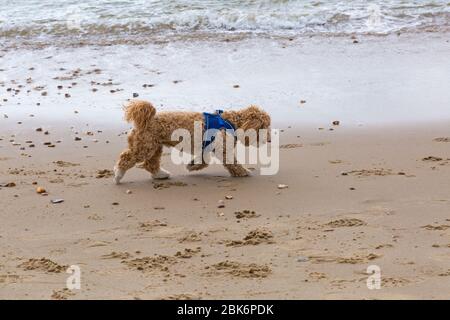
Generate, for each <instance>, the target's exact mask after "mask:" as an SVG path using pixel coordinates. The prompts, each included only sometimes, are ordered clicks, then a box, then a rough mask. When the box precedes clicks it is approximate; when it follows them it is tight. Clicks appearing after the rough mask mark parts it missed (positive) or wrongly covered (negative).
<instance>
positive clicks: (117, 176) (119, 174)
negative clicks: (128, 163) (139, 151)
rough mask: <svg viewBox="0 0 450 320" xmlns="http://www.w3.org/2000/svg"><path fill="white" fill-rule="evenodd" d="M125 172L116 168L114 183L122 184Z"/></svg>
mask: <svg viewBox="0 0 450 320" xmlns="http://www.w3.org/2000/svg"><path fill="white" fill-rule="evenodd" d="M124 174H125V172H124V171H123V170H122V169H119V168H118V167H114V183H115V184H120V180H122V178H123V176H124Z"/></svg>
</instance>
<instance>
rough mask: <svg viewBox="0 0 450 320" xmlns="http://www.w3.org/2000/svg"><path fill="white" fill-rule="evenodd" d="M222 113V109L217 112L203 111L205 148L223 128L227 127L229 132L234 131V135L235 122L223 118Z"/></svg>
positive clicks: (203, 144)
mask: <svg viewBox="0 0 450 320" xmlns="http://www.w3.org/2000/svg"><path fill="white" fill-rule="evenodd" d="M222 113H223V111H222V110H216V113H206V112H203V116H204V118H205V132H204V135H203V143H202V148H203V150H205V149H206V148H207V147H208V146H209V145H210V144H211V143H212V142H213V141H214V138H215V136H216V133H217V132H218V131H220V130H222V129H225V130H226V131H227V132H230V133H233V135H234V130H236V128H235V127H234V126H233V124H231V123H230V122H228V121H227V120H225V119H223V118H222V116H221V114H222Z"/></svg>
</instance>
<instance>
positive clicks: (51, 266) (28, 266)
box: [18, 258, 68, 273]
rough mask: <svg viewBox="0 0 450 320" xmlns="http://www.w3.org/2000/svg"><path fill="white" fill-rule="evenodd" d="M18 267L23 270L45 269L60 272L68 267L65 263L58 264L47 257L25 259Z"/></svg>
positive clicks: (49, 271)
mask: <svg viewBox="0 0 450 320" xmlns="http://www.w3.org/2000/svg"><path fill="white" fill-rule="evenodd" d="M18 267H19V268H22V269H24V270H27V271H28V270H39V271H45V272H48V273H61V272H65V271H66V270H67V268H68V266H67V265H60V264H58V263H56V262H53V261H52V260H50V259H47V258H40V259H35V258H32V259H28V260H27V261H25V262H23V263H21V264H19V265H18Z"/></svg>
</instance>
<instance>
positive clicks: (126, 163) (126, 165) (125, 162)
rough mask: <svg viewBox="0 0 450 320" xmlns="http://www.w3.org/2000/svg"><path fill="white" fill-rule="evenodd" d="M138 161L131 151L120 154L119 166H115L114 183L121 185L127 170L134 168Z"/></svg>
mask: <svg viewBox="0 0 450 320" xmlns="http://www.w3.org/2000/svg"><path fill="white" fill-rule="evenodd" d="M135 164H136V159H135V157H134V156H133V153H132V152H131V150H125V151H124V152H122V153H121V154H120V157H119V160H118V161H117V164H116V165H115V166H114V183H115V184H119V183H120V181H121V180H122V178H123V176H124V175H125V173H126V172H127V170H129V169H131V168H133V167H134V165H135Z"/></svg>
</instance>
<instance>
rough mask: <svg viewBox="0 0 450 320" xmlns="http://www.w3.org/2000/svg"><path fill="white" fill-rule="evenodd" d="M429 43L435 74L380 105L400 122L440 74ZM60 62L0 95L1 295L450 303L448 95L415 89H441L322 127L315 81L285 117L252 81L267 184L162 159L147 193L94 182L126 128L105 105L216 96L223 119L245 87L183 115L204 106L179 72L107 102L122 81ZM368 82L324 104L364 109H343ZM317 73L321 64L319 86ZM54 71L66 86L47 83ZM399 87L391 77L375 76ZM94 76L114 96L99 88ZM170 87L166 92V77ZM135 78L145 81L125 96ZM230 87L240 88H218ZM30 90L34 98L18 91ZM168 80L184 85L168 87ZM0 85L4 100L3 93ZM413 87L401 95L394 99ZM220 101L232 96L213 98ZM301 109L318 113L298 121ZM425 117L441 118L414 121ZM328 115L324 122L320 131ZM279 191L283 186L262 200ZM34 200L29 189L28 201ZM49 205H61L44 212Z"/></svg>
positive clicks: (141, 187) (129, 183) (244, 96)
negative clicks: (77, 272) (270, 146)
mask: <svg viewBox="0 0 450 320" xmlns="http://www.w3.org/2000/svg"><path fill="white" fill-rule="evenodd" d="M441 40H442V42H444V41H445V40H443V39H437V40H436V39H434V40H433V41H438V42H439V41H441ZM433 43H434V42H433ZM348 45H349V46H352V45H354V44H353V43H352V42H350V41H349V43H348ZM401 45H404V46H405V48H407V47H408V46H407V45H406V44H401ZM444 46H446V45H444ZM369 47H370V45H368V44H367V48H369ZM342 48H344V47H342ZM377 48H378V47H377ZM409 48H410V51H411V52H412V53H411V55H406V53H405V51H401V52H400V53H399V54H400V55H402V54H403V55H405V59H413V60H416V59H418V58H419V57H422V56H421V55H424V56H426V55H427V54H428V53H429V51H427V50H428V49H424V48H422V49H413V48H412V47H409ZM439 48H440V49H441V50H442V51H439V50H437V51H436V53H435V55H436V56H439V59H435V60H433V61H434V63H435V64H434V65H433V63H432V62H430V61H427V62H425V65H427V64H429V65H433V66H434V67H433V68H431V67H430V68H425V69H421V70H422V71H423V70H428V73H421V75H422V76H424V74H425V75H428V76H427V77H425V78H420V76H418V77H415V76H414V77H412V78H411V80H410V81H411V82H410V83H409V86H406V87H404V91H402V92H399V98H398V99H397V100H396V99H393V100H390V104H389V103H388V100H389V99H388V100H386V101H385V102H386V104H384V105H383V108H385V109H384V110H385V112H388V113H389V111H388V110H390V108H391V109H392V110H393V108H395V107H396V106H397V102H398V101H401V102H402V103H401V104H400V105H401V108H400V110H402V108H406V104H407V103H408V102H409V101H413V100H414V98H415V97H416V98H417V99H418V100H420V99H422V98H423V97H424V94H421V92H420V90H419V89H420V88H421V87H420V86H417V85H418V84H420V83H425V82H426V81H427V80H429V81H428V83H430V81H431V83H432V84H434V82H433V81H437V80H436V79H435V78H433V77H432V75H433V70H438V69H439V67H440V66H441V67H442V66H443V67H445V65H442V64H441V61H443V60H444V57H443V56H442V55H440V53H439V52H443V51H444V49H443V48H445V47H439ZM343 50H344V49H343ZM345 50H346V49H345ZM367 50H368V49H367ZM373 50H380V49H376V48H375V47H373ZM383 50H384V49H383ZM415 50H416V51H417V52H418V53H417V54H418V55H417V56H415V55H414V52H413V51H415ZM424 50H425V51H424ZM377 52H378V53H379V54H380V52H379V51H377ZM9 54H10V53H7V55H9ZM39 54H42V52H41V53H39ZM358 57H359V58H360V59H364V58H363V55H361V56H358ZM411 57H413V58H411ZM3 59H4V57H3ZM377 59H380V60H381V58H380V56H378V58H377ZM359 62H361V60H358V59H356V61H355V64H358V63H359ZM86 63H87V64H89V63H88V62H86ZM61 65H62V68H64V69H65V70H57V69H49V71H48V74H47V76H45V73H42V71H41V72H40V73H39V75H40V76H41V77H42V79H40V81H37V82H33V84H31V83H28V84H27V83H26V81H25V83H23V82H24V80H25V79H26V77H27V75H26V74H25V73H23V72H22V71H23V70H22V71H21V72H19V73H18V74H19V76H18V77H17V78H15V79H16V80H17V82H16V83H11V82H10V80H14V79H11V78H9V76H8V79H7V81H6V80H4V83H3V84H4V86H3V87H2V88H1V89H2V99H7V100H8V101H3V102H2V106H0V114H4V115H6V116H3V115H2V118H1V119H0V122H1V124H0V125H1V131H0V139H1V140H0V184H1V185H2V187H0V199H1V206H2V209H1V210H0V220H1V221H2V223H1V225H0V239H1V241H0V252H1V255H0V298H2V299H5V298H13V299H19V298H37V299H85V298H91V299H94V298H97V299H111V298H119V299H158V298H164V299H218V298H223V299H248V298H256V299H258V298H262V299H266V298H272V299H285V298H293V299H338V298H345V299H350V298H351V299H395V298H400V299H426V298H437V299H448V298H449V297H450V296H449V283H450V281H449V277H450V240H449V239H450V237H449V232H450V216H449V214H448V213H449V209H450V198H449V193H448V190H449V189H448V181H449V178H450V149H449V147H450V132H449V121H448V119H449V118H448V117H446V114H445V112H444V111H443V110H444V109H445V106H446V103H447V102H448V100H446V98H447V96H446V95H445V93H442V94H440V95H439V94H436V95H434V94H432V93H441V89H442V88H443V87H444V85H445V84H444V83H443V84H440V86H439V85H438V84H436V85H430V87H426V86H425V87H423V88H431V89H430V90H425V91H424V92H425V96H426V98H427V99H428V103H429V106H431V107H430V108H429V109H427V114H425V113H424V117H423V119H418V118H416V119H415V120H414V121H404V122H401V121H400V120H399V119H400V116H399V115H398V114H397V115H396V114H395V113H394V112H393V113H392V115H393V118H394V119H397V120H396V121H393V122H396V123H394V124H393V123H389V124H388V123H386V122H385V121H382V119H376V117H374V119H373V121H370V119H365V118H364V121H359V120H360V119H361V118H360V117H359V116H356V117H354V116H352V114H353V113H351V112H350V113H345V112H343V113H342V116H341V117H339V116H338V114H339V112H341V111H343V110H344V109H343V107H336V106H335V108H334V109H333V106H330V108H331V109H332V110H331V111H330V112H329V113H324V114H323V117H320V115H321V114H322V112H325V111H324V110H326V109H325V106H326V105H325V104H326V103H328V102H327V101H328V100H327V99H331V97H329V98H326V99H325V100H322V101H321V103H317V105H315V102H314V101H315V99H313V97H316V96H318V95H319V93H320V92H328V93H330V92H331V91H333V90H332V87H333V86H331V87H330V86H328V85H324V86H323V87H317V88H315V89H314V91H311V92H313V93H314V94H312V93H311V94H312V96H310V97H308V96H306V97H305V95H304V94H302V93H301V92H300V93H299V94H298V96H295V97H293V98H292V101H294V100H295V101H297V103H298V104H297V105H295V108H297V109H295V110H291V109H289V108H294V106H293V105H286V104H283V103H274V102H272V103H268V102H270V101H273V100H272V99H273V97H274V96H276V95H281V96H283V94H282V93H280V92H272V91H271V89H272V88H273V87H271V85H270V84H269V83H265V84H264V85H261V86H260V87H259V88H260V89H259V90H260V91H261V96H262V97H263V99H262V100H263V102H266V105H268V106H267V108H268V109H269V110H270V111H271V113H273V114H274V127H275V128H279V129H281V130H282V132H281V137H280V140H281V149H280V171H279V173H278V174H277V175H274V176H259V175H258V174H257V172H256V171H255V172H254V175H253V176H252V177H249V178H242V179H241V178H240V179H235V178H230V177H228V176H227V173H226V172H225V171H224V170H223V169H222V168H221V167H219V166H212V167H210V168H208V169H206V170H204V171H201V172H199V173H195V174H193V173H187V172H186V171H185V170H184V168H183V167H181V166H175V165H174V164H172V163H171V161H170V157H169V156H168V154H167V152H168V150H166V151H165V152H166V155H165V156H164V158H163V166H164V167H165V168H166V169H168V170H169V171H171V173H172V178H171V179H170V180H168V181H158V182H155V181H152V180H151V178H150V175H149V174H148V173H147V172H146V171H145V170H143V169H139V168H135V169H132V170H131V171H130V172H129V173H127V175H126V177H125V178H124V180H123V183H122V184H121V185H119V186H116V185H114V184H113V183H112V177H111V172H110V170H111V169H112V166H113V164H114V162H115V161H116V158H117V156H118V154H119V153H120V151H121V150H123V148H124V147H125V145H126V131H127V130H128V129H129V126H128V125H126V124H125V123H124V122H123V121H122V120H121V111H120V104H121V103H123V102H124V101H126V98H131V97H132V93H133V92H134V91H136V93H139V95H140V98H144V99H145V98H148V99H149V100H151V101H154V102H155V103H156V104H157V105H158V103H159V102H158V100H156V101H155V99H154V98H155V96H153V97H152V94H143V93H142V90H144V89H145V90H154V89H156V88H157V86H161V87H163V89H161V91H157V92H158V93H155V95H156V96H157V95H163V94H167V98H166V100H164V106H162V109H164V108H165V106H166V105H171V106H174V108H177V106H179V105H181V104H182V102H184V105H183V108H185V109H195V110H201V108H210V107H212V106H213V105H223V104H224V103H226V102H227V101H232V106H233V107H235V108H237V107H239V105H242V104H240V103H242V102H243V101H247V102H248V103H251V102H253V101H252V98H253V97H254V95H255V94H256V92H257V90H256V87H255V89H254V90H253V89H252V90H249V91H246V88H245V84H244V85H243V82H244V78H242V77H240V78H233V77H229V78H227V80H226V85H225V84H223V83H221V85H223V88H224V89H223V95H221V97H220V99H219V98H217V96H216V95H213V96H214V97H211V98H210V99H209V101H210V104H211V105H210V104H205V105H202V106H201V107H199V106H200V105H201V103H200V102H201V101H207V100H208V97H210V96H209V95H210V94H211V92H209V91H208V88H209V87H205V86H202V85H204V84H205V81H206V80H205V78H202V79H200V80H199V81H198V82H197V83H196V82H195V81H194V80H192V82H191V80H189V78H187V75H188V73H181V74H179V75H180V77H175V75H174V74H170V76H169V75H167V74H166V75H165V76H164V81H165V82H164V83H165V84H161V82H158V81H153V80H155V79H156V80H157V76H155V79H153V78H151V77H150V76H148V77H149V78H148V79H147V78H145V79H144V78H142V79H139V84H135V87H138V86H139V90H138V89H136V90H133V89H127V90H124V91H123V92H122V91H119V92H110V90H116V89H117V87H127V88H128V87H132V84H133V80H132V78H121V77H119V76H118V77H117V78H116V77H114V75H110V74H105V71H103V69H101V68H100V69H101V70H102V71H95V69H96V68H97V67H98V66H91V67H90V68H87V67H86V68H85V66H83V67H81V66H80V69H81V71H79V72H78V73H77V72H75V75H74V74H73V72H74V70H76V69H77V68H76V67H75V66H74V65H73V64H71V65H70V66H67V65H65V64H64V63H62V64H61ZM26 67H27V68H30V66H28V65H27V66H26ZM393 67H394V66H393ZM23 68H25V66H24V65H23ZM197 68H198V66H197ZM317 68H318V69H320V68H321V67H320V66H317ZM200 69H201V67H200ZM11 70H12V69H8V72H12V71H11ZM141 70H142V69H141ZM145 70H147V71H148V69H145ZM368 70H369V71H370V70H372V71H373V72H368V73H366V77H365V80H364V81H360V82H359V84H357V89H354V88H352V87H351V86H348V87H347V91H345V90H343V91H335V99H336V101H353V102H352V104H351V105H350V106H348V108H349V109H350V110H357V108H359V107H360V106H361V105H364V103H363V101H361V100H358V99H353V100H352V99H350V98H349V97H351V95H352V94H353V93H354V90H358V91H356V92H358V94H363V93H368V92H372V91H373V90H374V89H373V88H382V87H381V84H380V83H381V82H380V81H381V79H380V78H379V75H380V73H378V71H376V70H375V69H368ZM417 70H420V67H419V69H417ZM31 71H32V70H31ZM326 71H327V70H324V69H320V72H321V74H326ZM148 72H153V71H148ZM155 72H156V71H155ZM158 72H162V74H164V72H169V71H167V70H160V71H158ZM196 72H199V73H200V71H198V70H197V71H196ZM79 73H82V76H81V75H79ZM63 74H66V76H67V77H68V78H67V79H52V78H54V77H56V76H58V75H59V76H61V75H63ZM189 74H191V73H189ZM313 74H314V72H313ZM100 75H101V77H103V78H104V79H103V78H102V79H99V76H100ZM256 75H258V74H257V73H256ZM375 75H376V76H375ZM161 76H162V75H161ZM346 76H348V74H344V75H343V76H342V77H343V78H345V77H346ZM254 77H255V74H253V75H251V76H249V78H248V79H246V81H250V80H251V79H253V78H254ZM436 77H437V78H438V79H439V77H442V78H440V79H445V77H446V75H445V74H444V73H441V74H440V75H438V76H436ZM269 78H270V77H269ZM286 78H289V76H287V77H286ZM400 78H401V79H406V78H407V76H406V75H403V76H401V77H398V78H394V80H392V79H391V80H389V81H391V82H392V81H394V82H395V80H398V79H400ZM108 79H112V80H111V81H112V82H113V83H115V82H116V81H117V82H119V83H122V85H110V84H107V83H108V81H109V80H108ZM169 79H170V80H169ZM291 79H293V78H291ZM375 79H378V80H377V81H375ZM417 79H419V80H417ZM100 80H102V81H104V82H100ZM141 80H142V81H141ZM177 80H181V82H177V83H174V82H173V81H177ZM237 80H241V81H237ZM91 81H95V85H92V83H91ZM334 81H336V82H338V79H337V78H335V79H334ZM373 81H375V83H373ZM19 82H20V83H19ZM72 82H76V83H77V84H75V85H74V84H72ZM97 82H98V83H105V84H104V85H102V84H99V85H97ZM141 82H142V83H141ZM136 83H137V81H136ZM146 83H149V84H153V83H154V84H155V85H156V86H155V87H153V86H152V87H142V85H143V84H146ZM236 83H239V84H240V88H233V84H236ZM21 84H22V85H23V87H18V86H19V85H21ZM59 84H61V85H63V88H62V89H59V88H58V87H57V86H58V85H59ZM195 84H197V85H198V86H196V85H195ZM259 84H261V83H260V82H259ZM40 85H44V86H46V87H45V88H42V89H41V88H38V89H33V88H30V87H31V86H33V87H36V86H40ZM178 85H180V86H185V87H181V88H184V89H180V91H177V90H175V89H173V86H178ZM397 85H398V86H400V85H401V83H400V82H398V83H397ZM27 86H28V87H27ZM171 86H172V87H171ZM274 86H275V87H277V88H278V87H280V86H282V84H274ZM10 87H11V88H14V89H15V90H21V91H20V92H15V91H13V89H11V90H10V91H7V88H10ZM69 87H70V88H69ZM217 87H219V85H217ZM92 88H98V91H96V92H94V91H92ZM171 88H172V89H171ZM290 88H291V87H290ZM292 88H294V87H292ZM330 88H331V89H330ZM361 88H365V91H361V90H362V89H361ZM397 88H398V87H397ZM341 89H343V88H341ZM414 89H417V91H416V96H415V97H412V96H407V95H406V94H405V92H413V91H414ZM27 90H30V92H29V93H28V94H27ZM216 90H218V91H217V92H219V91H221V90H222V89H216ZM237 90H241V91H240V92H239V93H238V94H236V95H235V96H233V95H232V94H230V93H228V92H235V91H237ZM290 90H291V89H290ZM292 90H293V89H292ZM311 90H312V89H311ZM155 91H156V90H155ZM42 92H47V94H46V95H42ZM189 92H191V93H192V92H197V94H196V95H195V94H192V96H191V95H188V94H187V93H189ZM288 92H290V91H289V90H287V91H286V92H284V93H285V94H287V93H288ZM316 92H318V93H316ZM442 92H443V91H442ZM66 93H67V94H69V96H67V97H66V95H65V94H66ZM170 93H173V94H172V95H170ZM200 93H201V94H200ZM214 93H216V91H215V92H214ZM185 94H186V95H185ZM373 94H377V92H376V90H375V92H374V93H373ZM378 94H382V92H379V93H378ZM183 96H185V97H186V98H185V101H183V98H182V97H183ZM200 96H201V97H202V98H201V99H200V98H199V97H200ZM382 96H383V95H382ZM4 97H5V98H4ZM327 97H328V95H327ZM383 97H385V96H383ZM171 99H173V100H171ZM196 99H197V100H196ZM202 99H204V100H202ZM216 99H219V100H216ZM280 99H281V100H282V102H287V101H290V100H289V99H287V100H285V98H280ZM303 99H305V100H306V102H304V103H301V102H300V100H303ZM402 99H403V100H402ZM194 100H195V101H196V103H194V102H192V101H194ZM219 101H221V102H219ZM172 102H173V104H171V103H172ZM17 103H21V104H20V105H18V104H17ZM36 103H40V105H39V106H37V105H36ZM279 105H283V106H285V108H287V109H288V110H291V111H289V112H286V113H285V115H284V116H281V115H280V114H282V113H283V112H280V113H276V112H275V110H276V108H277V106H279ZM107 106H109V108H110V109H107ZM40 107H41V108H40ZM263 107H266V106H265V105H264V104H263ZM314 107H317V108H318V109H319V110H320V111H319V112H317V113H314V112H313V111H311V109H309V111H304V112H303V113H302V111H301V110H305V109H307V108H314ZM412 107H413V110H415V111H414V112H412V114H414V113H415V112H416V113H417V112H418V109H417V108H418V107H419V104H418V105H413V106H412ZM298 110H300V111H298ZM433 110H434V111H435V113H434V115H435V116H436V115H441V116H440V118H441V120H440V121H437V120H436V119H434V120H433V119H431V118H428V116H429V114H430V113H433ZM49 111H50V112H49ZM284 111H285V110H284ZM424 112H425V110H424ZM361 114H362V113H361ZM301 115H305V118H301V117H300V116H301ZM308 115H309V116H308ZM409 116H411V114H405V118H406V119H409ZM297 117H298V118H297ZM319 118H321V120H318V119H319ZM435 118H439V117H435ZM333 120H340V125H338V126H334V125H332V121H333ZM19 122H20V123H19ZM316 122H320V123H317V124H316ZM37 129H38V130H37ZM31 145H34V146H31ZM280 184H285V185H287V186H288V187H287V188H284V189H279V188H278V186H279V185H280ZM38 188H42V189H45V192H43V193H37V190H38ZM42 189H39V191H44V190H42ZM58 199H61V200H64V201H63V202H61V203H51V200H58ZM221 200H223V203H224V205H225V206H224V207H223V208H222V207H221V205H219V204H221V203H222V202H220V201H221ZM219 206H220V207H221V208H219ZM70 265H77V266H79V267H80V269H81V286H82V287H81V290H73V291H69V290H65V289H64V288H65V285H66V279H67V277H68V276H69V275H68V274H67V273H65V270H66V268H67V267H68V266H70ZM370 265H377V266H379V267H380V269H381V277H382V285H381V289H380V290H369V289H368V288H367V286H366V280H367V277H368V275H367V273H366V270H367V267H368V266H370Z"/></svg>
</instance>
